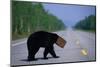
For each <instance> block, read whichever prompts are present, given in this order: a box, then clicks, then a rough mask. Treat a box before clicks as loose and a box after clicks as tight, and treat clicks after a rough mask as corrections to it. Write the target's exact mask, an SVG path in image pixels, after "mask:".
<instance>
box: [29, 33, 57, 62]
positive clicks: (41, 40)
mask: <svg viewBox="0 0 100 67" xmlns="http://www.w3.org/2000/svg"><path fill="white" fill-rule="evenodd" d="M58 37H59V36H58V35H57V34H54V33H49V32H45V31H38V32H35V33H33V34H31V35H30V36H29V38H28V40H27V48H28V60H29V61H31V60H35V54H36V53H37V52H38V50H39V48H40V47H44V48H45V50H44V59H48V58H47V54H48V53H50V54H51V55H52V56H53V57H54V58H58V56H56V54H55V51H54V47H53V44H54V43H55V42H56V41H57V38H58Z"/></svg>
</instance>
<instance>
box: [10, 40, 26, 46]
mask: <svg viewBox="0 0 100 67" xmlns="http://www.w3.org/2000/svg"><path fill="white" fill-rule="evenodd" d="M23 43H26V41H22V42H18V43H15V44H11V46H17V45H20V44H23Z"/></svg>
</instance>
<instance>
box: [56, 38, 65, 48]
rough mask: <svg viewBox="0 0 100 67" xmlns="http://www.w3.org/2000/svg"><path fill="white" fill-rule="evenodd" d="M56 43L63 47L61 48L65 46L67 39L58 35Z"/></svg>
mask: <svg viewBox="0 0 100 67" xmlns="http://www.w3.org/2000/svg"><path fill="white" fill-rule="evenodd" d="M56 44H57V45H58V46H59V47H61V48H64V46H65V44H66V41H65V40H64V39H63V38H62V37H58V39H57V41H56Z"/></svg>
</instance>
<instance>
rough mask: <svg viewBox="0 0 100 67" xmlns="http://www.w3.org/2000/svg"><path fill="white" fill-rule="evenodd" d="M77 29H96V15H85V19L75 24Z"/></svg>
mask: <svg viewBox="0 0 100 67" xmlns="http://www.w3.org/2000/svg"><path fill="white" fill-rule="evenodd" d="M74 28H76V29H81V30H87V31H93V32H95V31H96V16H95V15H90V16H87V17H85V18H84V19H83V20H80V21H79V22H77V24H76V25H75V26H74Z"/></svg>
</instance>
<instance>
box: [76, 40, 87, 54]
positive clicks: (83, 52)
mask: <svg viewBox="0 0 100 67" xmlns="http://www.w3.org/2000/svg"><path fill="white" fill-rule="evenodd" d="M76 44H77V45H78V46H80V47H81V45H80V41H79V40H76ZM81 54H82V55H84V56H86V55H87V54H88V52H87V50H86V49H83V48H82V49H81Z"/></svg>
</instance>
